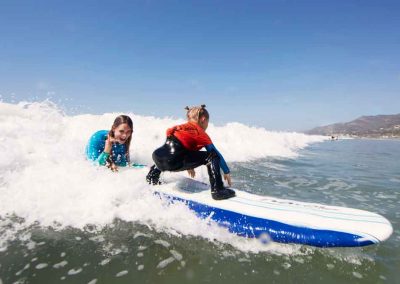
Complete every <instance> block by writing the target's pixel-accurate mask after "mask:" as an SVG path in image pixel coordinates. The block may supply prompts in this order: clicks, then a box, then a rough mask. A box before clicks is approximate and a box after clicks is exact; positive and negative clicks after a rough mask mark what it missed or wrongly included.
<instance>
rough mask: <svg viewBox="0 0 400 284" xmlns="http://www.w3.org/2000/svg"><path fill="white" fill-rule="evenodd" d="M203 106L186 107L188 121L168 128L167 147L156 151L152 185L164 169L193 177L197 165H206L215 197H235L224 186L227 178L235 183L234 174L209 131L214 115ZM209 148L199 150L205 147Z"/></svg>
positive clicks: (154, 153)
mask: <svg viewBox="0 0 400 284" xmlns="http://www.w3.org/2000/svg"><path fill="white" fill-rule="evenodd" d="M205 107H206V106H205V105H202V106H200V107H192V108H189V107H186V110H187V119H188V122H187V123H185V124H181V125H177V126H174V127H172V128H169V129H168V130H167V140H166V142H165V144H164V145H163V146H161V147H160V148H158V149H156V150H155V151H154V152H153V160H154V163H155V165H154V166H152V167H151V169H150V172H149V173H148V175H147V177H146V180H147V181H148V182H149V183H150V184H160V181H159V178H160V174H161V172H163V171H171V172H179V171H184V170H187V171H188V172H189V175H190V176H191V177H194V176H195V171H194V168H197V167H199V166H201V165H206V166H207V170H208V175H209V177H210V184H211V196H212V197H213V198H214V199H216V200H221V199H227V198H230V197H233V196H235V192H234V191H233V190H232V189H230V188H226V187H224V183H223V181H222V176H221V168H222V170H223V172H224V179H225V180H226V181H227V182H228V185H229V186H231V184H232V182H231V176H230V170H229V168H228V165H227V164H226V162H225V160H224V158H223V157H222V155H221V154H220V153H219V152H218V150H217V148H215V146H214V144H213V143H212V141H211V139H210V137H209V136H208V135H207V133H206V132H205V131H206V129H207V127H208V121H209V118H210V115H209V113H208V111H207V110H206V109H205ZM203 147H204V148H206V150H207V151H199V150H200V149H201V148H203Z"/></svg>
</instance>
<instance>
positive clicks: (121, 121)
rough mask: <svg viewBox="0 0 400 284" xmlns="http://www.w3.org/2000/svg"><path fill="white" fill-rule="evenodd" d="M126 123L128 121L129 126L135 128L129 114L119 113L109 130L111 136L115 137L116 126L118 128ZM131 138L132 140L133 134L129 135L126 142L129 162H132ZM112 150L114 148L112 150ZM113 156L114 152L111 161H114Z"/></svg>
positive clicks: (126, 153)
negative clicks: (130, 153) (130, 152)
mask: <svg viewBox="0 0 400 284" xmlns="http://www.w3.org/2000/svg"><path fill="white" fill-rule="evenodd" d="M124 123H126V124H128V126H129V128H130V129H131V130H133V123H132V119H131V118H130V117H129V116H127V115H119V116H117V117H116V118H115V119H114V123H113V125H112V126H111V130H110V131H109V132H108V134H109V135H110V136H111V137H114V130H115V128H117V127H118V126H120V125H121V124H124ZM131 140H132V134H131V135H130V136H129V138H128V139H127V140H126V142H125V150H126V151H125V155H126V160H127V161H128V163H129V162H130V157H129V147H130V146H131ZM111 151H112V150H111ZM111 156H112V153H110V158H109V159H110V160H109V162H113V161H112V160H111Z"/></svg>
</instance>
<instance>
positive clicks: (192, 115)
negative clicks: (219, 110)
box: [185, 105, 210, 123]
mask: <svg viewBox="0 0 400 284" xmlns="http://www.w3.org/2000/svg"><path fill="white" fill-rule="evenodd" d="M185 109H186V111H187V112H186V117H187V119H188V120H189V121H190V120H192V121H196V122H197V123H199V121H200V118H202V117H203V116H205V117H206V118H207V119H210V114H209V113H208V111H207V110H206V105H201V106H194V107H188V106H187V107H185Z"/></svg>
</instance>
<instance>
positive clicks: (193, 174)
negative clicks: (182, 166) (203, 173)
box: [187, 169, 196, 178]
mask: <svg viewBox="0 0 400 284" xmlns="http://www.w3.org/2000/svg"><path fill="white" fill-rule="evenodd" d="M187 172H188V174H189V176H190V177H191V178H194V176H195V175H196V172H195V171H194V169H189V170H187Z"/></svg>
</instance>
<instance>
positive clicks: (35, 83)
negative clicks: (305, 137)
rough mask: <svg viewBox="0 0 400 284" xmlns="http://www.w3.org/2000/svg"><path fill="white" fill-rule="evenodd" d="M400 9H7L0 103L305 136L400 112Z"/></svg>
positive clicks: (353, 4) (250, 5)
mask: <svg viewBox="0 0 400 284" xmlns="http://www.w3.org/2000/svg"><path fill="white" fill-rule="evenodd" d="M399 15H400V1H385V0H380V1H379V0H377V1H370V0H362V1H361V0H360V1H354V0H346V1H344V0H343V1H328V0H315V1H308V0H304V1H300V0H296V1H290V0H287V1H285V0H264V1H257V0H243V1H236V0H228V1H223V0H214V1H207V0H201V1H200V0H199V1H190V0H182V1H170V0H163V1H161V0H160V1H155V0H147V1H134V0H132V1H118V0H114V1H72V0H71V1H60V0H52V1H40V0H36V1H19V0H1V2H0V96H1V100H2V101H4V102H19V101H23V100H28V101H41V100H44V99H47V98H49V99H51V100H52V101H53V102H55V103H57V104H58V105H59V106H60V107H62V108H63V109H64V110H65V111H66V113H67V114H81V113H92V114H102V113H106V112H120V113H124V112H133V113H135V114H140V115H153V116H157V117H165V116H170V117H175V118H183V117H184V116H185V111H184V107H185V106H187V105H199V104H206V105H207V108H208V110H209V111H210V114H211V122H212V123H214V124H217V125H223V124H225V123H228V122H232V121H237V122H241V123H244V124H247V125H251V126H259V127H264V128H266V129H268V130H280V131H304V130H308V129H311V128H313V127H316V126H320V125H327V124H331V123H336V122H346V121H350V120H353V119H355V118H357V117H359V116H362V115H378V114H397V113H400V16H399Z"/></svg>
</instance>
